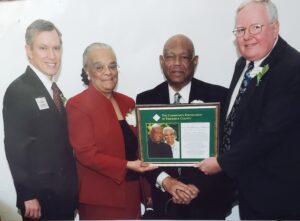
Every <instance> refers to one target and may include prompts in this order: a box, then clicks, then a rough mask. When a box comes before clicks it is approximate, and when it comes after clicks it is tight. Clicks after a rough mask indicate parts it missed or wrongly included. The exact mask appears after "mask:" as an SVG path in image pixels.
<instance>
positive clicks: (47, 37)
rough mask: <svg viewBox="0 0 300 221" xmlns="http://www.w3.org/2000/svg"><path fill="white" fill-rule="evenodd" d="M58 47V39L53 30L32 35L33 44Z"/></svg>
mask: <svg viewBox="0 0 300 221" xmlns="http://www.w3.org/2000/svg"><path fill="white" fill-rule="evenodd" d="M35 43H36V44H44V45H55V46H57V45H60V38H59V35H58V33H57V32H56V31H55V30H52V31H41V32H35V33H34V35H33V44H35Z"/></svg>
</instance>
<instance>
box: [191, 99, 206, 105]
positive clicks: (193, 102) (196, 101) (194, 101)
mask: <svg viewBox="0 0 300 221" xmlns="http://www.w3.org/2000/svg"><path fill="white" fill-rule="evenodd" d="M202 103H204V102H203V101H202V100H193V101H192V102H191V104H202Z"/></svg>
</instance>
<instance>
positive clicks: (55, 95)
mask: <svg viewBox="0 0 300 221" xmlns="http://www.w3.org/2000/svg"><path fill="white" fill-rule="evenodd" d="M51 89H52V91H53V101H54V103H55V106H56V107H57V110H58V111H59V112H61V111H62V110H63V108H64V107H63V103H62V100H61V96H62V92H61V90H60V89H59V88H58V86H57V84H56V83H55V82H53V83H52V86H51Z"/></svg>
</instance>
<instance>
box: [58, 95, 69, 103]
mask: <svg viewBox="0 0 300 221" xmlns="http://www.w3.org/2000/svg"><path fill="white" fill-rule="evenodd" d="M59 96H60V99H61V101H62V103H63V105H64V106H66V104H67V98H66V97H65V96H64V95H63V94H62V93H61V94H60V95H59Z"/></svg>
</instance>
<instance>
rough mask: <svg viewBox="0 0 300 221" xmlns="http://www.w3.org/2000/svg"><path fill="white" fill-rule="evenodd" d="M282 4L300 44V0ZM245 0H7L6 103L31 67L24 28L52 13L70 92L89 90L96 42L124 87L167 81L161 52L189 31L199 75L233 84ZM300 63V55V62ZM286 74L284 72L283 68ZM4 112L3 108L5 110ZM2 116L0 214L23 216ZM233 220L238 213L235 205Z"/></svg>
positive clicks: (1, 57)
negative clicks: (88, 64)
mask: <svg viewBox="0 0 300 221" xmlns="http://www.w3.org/2000/svg"><path fill="white" fill-rule="evenodd" d="M273 1H274V3H275V4H276V5H277V7H278V10H279V16H280V21H281V36H283V37H284V38H285V39H286V40H287V41H288V42H289V43H290V44H291V45H293V46H294V47H295V48H297V49H298V50H300V41H299V39H300V31H299V24H298V22H299V20H300V14H299V8H300V1H299V0H273ZM241 2H242V0H27V1H7V2H5V1H1V0H0V63H1V69H0V77H1V78H0V79H1V80H0V99H1V104H0V109H1V110H2V100H3V96H4V92H5V90H6V88H7V86H8V85H9V83H10V82H11V81H12V80H13V79H15V78H16V77H17V76H19V75H20V74H22V73H23V72H24V70H25V68H26V65H27V60H26V56H25V50H24V45H25V40H24V34H25V29H26V27H27V26H28V25H29V24H30V23H31V22H32V21H33V20H35V19H38V18H43V19H47V20H51V21H52V22H53V23H54V24H56V25H57V27H58V28H59V29H60V30H61V32H62V34H63V42H64V43H63V49H64V51H63V66H62V70H61V76H60V79H59V85H60V87H61V88H62V90H63V91H64V94H65V96H66V97H71V96H73V95H75V94H76V93H78V92H80V91H81V90H83V86H82V83H81V80H80V73H81V67H82V64H81V63H82V62H81V58H82V53H83V50H84V49H85V47H86V46H87V45H88V44H90V43H92V42H96V41H97V42H105V43H108V44H110V45H112V47H113V48H114V50H115V52H116V54H117V58H118V63H119V64H120V67H121V68H120V75H119V84H118V91H120V92H122V93H125V94H127V95H129V96H131V97H133V98H135V96H136V94H137V93H139V92H141V91H144V90H146V89H150V88H152V87H154V86H156V85H157V84H158V83H160V82H162V81H163V80H164V78H163V75H162V73H161V70H160V67H159V62H158V56H159V54H161V52H162V48H163V44H164V42H165V41H166V40H167V39H168V38H169V37H170V36H172V35H174V34H177V33H183V34H185V35H187V36H189V37H190V38H191V39H192V40H193V42H194V44H195V49H196V53H197V54H198V55H199V65H198V68H197V70H196V74H195V76H196V77H197V78H199V79H201V80H204V81H207V82H211V83H215V84H220V85H223V86H226V87H228V86H229V83H230V80H231V76H232V73H233V68H234V64H235V61H236V59H237V57H238V56H237V53H236V49H235V46H234V42H233V40H234V38H233V35H232V32H231V31H232V29H233V27H234V13H235V9H236V8H237V6H238V5H239V4H240V3H241ZM299 62H300V61H299ZM283 74H284V73H283ZM0 115H1V116H0V118H2V111H1V114H0ZM3 137H4V135H3V121H2V120H0V216H1V219H2V221H13V220H20V217H19V216H18V215H17V212H16V208H15V198H16V196H15V190H14V186H13V182H12V178H11V174H10V171H9V168H8V165H7V161H6V157H5V152H4V145H3V142H2V141H3ZM229 219H234V220H238V219H239V217H238V214H237V212H236V210H235V212H234V214H233V215H232V216H230V218H229Z"/></svg>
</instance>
